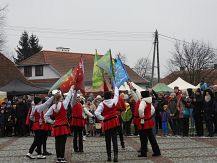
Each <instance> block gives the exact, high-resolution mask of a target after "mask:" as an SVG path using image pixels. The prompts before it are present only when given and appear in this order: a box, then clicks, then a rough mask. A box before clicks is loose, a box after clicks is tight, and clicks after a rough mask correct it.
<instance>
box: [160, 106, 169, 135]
mask: <svg viewBox="0 0 217 163" xmlns="http://www.w3.org/2000/svg"><path fill="white" fill-rule="evenodd" d="M169 117H170V115H169V113H168V105H164V106H163V112H162V113H161V118H162V129H163V134H164V136H167V135H168V122H169Z"/></svg>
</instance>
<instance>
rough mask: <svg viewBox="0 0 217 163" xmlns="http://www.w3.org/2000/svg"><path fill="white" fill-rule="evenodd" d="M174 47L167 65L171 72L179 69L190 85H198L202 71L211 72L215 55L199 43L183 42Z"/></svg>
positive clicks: (209, 48)
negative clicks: (171, 69)
mask: <svg viewBox="0 0 217 163" xmlns="http://www.w3.org/2000/svg"><path fill="white" fill-rule="evenodd" d="M174 47H175V50H174V51H173V52H172V58H171V59H170V60H169V65H170V67H172V68H173V70H177V69H180V70H181V72H182V73H183V76H185V79H186V80H187V81H189V82H190V83H193V84H198V82H199V81H200V80H201V78H202V76H201V75H202V70H206V71H207V70H210V71H211V70H213V69H212V67H213V65H214V63H215V62H216V54H215V51H214V49H212V48H211V47H210V46H209V45H206V44H205V43H203V42H199V41H192V42H191V43H187V42H185V41H184V42H182V43H180V42H177V43H176V44H175V46H174Z"/></svg>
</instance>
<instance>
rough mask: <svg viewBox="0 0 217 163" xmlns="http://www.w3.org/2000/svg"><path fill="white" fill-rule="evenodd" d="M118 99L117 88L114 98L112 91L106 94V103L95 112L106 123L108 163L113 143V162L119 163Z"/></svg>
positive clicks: (100, 105) (101, 104)
mask: <svg viewBox="0 0 217 163" xmlns="http://www.w3.org/2000/svg"><path fill="white" fill-rule="evenodd" d="M118 98H119V90H118V88H117V86H115V90H114V98H113V99H112V93H111V92H110V91H106V92H104V101H103V102H101V103H100V104H99V106H98V107H97V109H96V111H95V115H96V117H97V118H98V119H99V120H101V121H103V123H104V131H105V141H106V151H107V156H108V160H107V161H111V141H112V143H113V151H114V159H113V162H118V143H117V127H118V126H119V121H118V117H117V114H116V107H117V103H118Z"/></svg>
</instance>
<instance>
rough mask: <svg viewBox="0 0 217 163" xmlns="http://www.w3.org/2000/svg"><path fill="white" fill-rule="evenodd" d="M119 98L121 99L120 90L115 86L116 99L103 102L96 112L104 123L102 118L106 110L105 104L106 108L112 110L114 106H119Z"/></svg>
mask: <svg viewBox="0 0 217 163" xmlns="http://www.w3.org/2000/svg"><path fill="white" fill-rule="evenodd" d="M118 98H119V90H118V87H116V86H115V90H114V98H113V99H108V100H104V101H103V102H101V103H100V104H99V105H98V107H97V109H96V111H95V112H94V113H95V115H96V117H97V118H98V119H99V120H101V121H103V120H104V117H103V116H102V112H103V109H104V105H103V104H105V105H106V106H108V107H109V108H112V106H113V104H115V105H117V103H118Z"/></svg>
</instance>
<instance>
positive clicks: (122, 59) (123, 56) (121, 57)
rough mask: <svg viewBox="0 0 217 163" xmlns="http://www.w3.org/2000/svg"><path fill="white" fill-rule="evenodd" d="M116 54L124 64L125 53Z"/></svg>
mask: <svg viewBox="0 0 217 163" xmlns="http://www.w3.org/2000/svg"><path fill="white" fill-rule="evenodd" d="M118 55H119V57H120V59H121V61H122V62H123V63H124V64H125V63H126V62H127V57H126V56H125V54H121V53H119V54H118Z"/></svg>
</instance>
